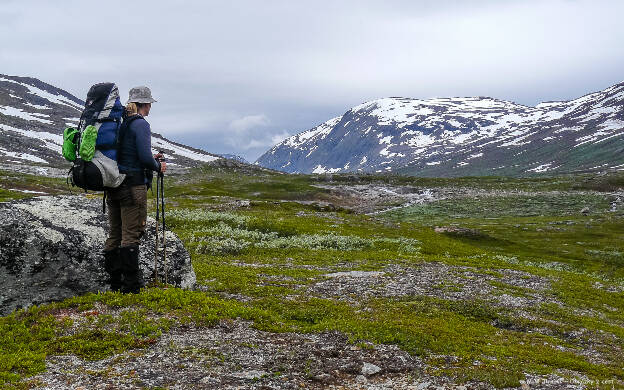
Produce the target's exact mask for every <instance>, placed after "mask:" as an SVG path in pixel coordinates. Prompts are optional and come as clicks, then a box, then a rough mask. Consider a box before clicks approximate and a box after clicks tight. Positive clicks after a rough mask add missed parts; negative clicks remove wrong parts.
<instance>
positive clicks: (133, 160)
mask: <svg viewBox="0 0 624 390" xmlns="http://www.w3.org/2000/svg"><path fill="white" fill-rule="evenodd" d="M155 101H156V100H154V99H153V98H152V92H151V91H150V89H149V88H148V87H135V88H132V89H131V90H130V96H129V98H128V102H127V103H126V104H127V105H126V111H125V113H124V121H123V124H122V125H121V128H120V130H119V149H118V155H117V165H118V166H119V171H120V172H121V173H124V174H126V178H125V179H124V181H123V183H122V184H121V185H120V186H119V187H118V188H115V189H112V190H107V191H106V204H107V205H108V221H109V225H110V230H109V235H108V239H107V240H106V245H105V248H104V266H105V269H106V272H108V274H109V275H110V286H111V290H113V291H121V292H123V293H138V292H139V291H140V290H141V288H142V287H144V285H145V283H144V281H143V275H142V273H141V269H140V268H139V242H140V239H141V237H142V236H143V235H144V234H145V228H146V221H147V189H148V188H150V187H151V183H152V177H153V172H154V171H155V172H161V173H164V172H165V171H166V169H167V165H166V163H165V162H164V161H161V160H162V155H161V154H160V153H159V154H156V155H154V156H152V133H151V131H150V125H149V123H148V122H147V121H146V120H145V117H146V116H148V115H149V112H150V109H151V107H152V103H154V102H155Z"/></svg>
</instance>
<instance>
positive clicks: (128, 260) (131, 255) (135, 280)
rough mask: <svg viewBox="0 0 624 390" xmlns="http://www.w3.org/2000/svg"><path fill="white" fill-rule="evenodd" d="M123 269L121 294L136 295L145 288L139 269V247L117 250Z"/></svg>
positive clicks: (126, 247)
mask: <svg viewBox="0 0 624 390" xmlns="http://www.w3.org/2000/svg"><path fill="white" fill-rule="evenodd" d="M119 254H120V257H121V264H122V268H123V284H122V286H121V292H122V293H132V294H138V293H139V292H140V291H141V288H142V287H144V286H145V283H144V282H143V273H142V272H141V269H140V268H139V247H138V246H137V245H133V246H125V247H121V248H119Z"/></svg>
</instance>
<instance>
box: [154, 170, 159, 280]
mask: <svg viewBox="0 0 624 390" xmlns="http://www.w3.org/2000/svg"><path fill="white" fill-rule="evenodd" d="M158 184H159V183H158V179H156V242H155V243H154V282H155V283H158V223H159V222H160V213H159V212H160V208H159V204H158V190H159V188H158V187H159V185H158Z"/></svg>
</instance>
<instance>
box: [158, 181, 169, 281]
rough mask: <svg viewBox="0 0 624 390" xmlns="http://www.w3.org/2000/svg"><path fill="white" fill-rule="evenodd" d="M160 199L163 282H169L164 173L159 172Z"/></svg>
mask: <svg viewBox="0 0 624 390" xmlns="http://www.w3.org/2000/svg"><path fill="white" fill-rule="evenodd" d="M160 191H161V196H160V201H161V206H160V208H161V209H162V232H163V233H162V236H163V238H162V251H163V263H164V264H165V284H167V283H169V272H168V271H169V264H168V263H167V228H166V225H165V175H164V174H163V173H161V174H160Z"/></svg>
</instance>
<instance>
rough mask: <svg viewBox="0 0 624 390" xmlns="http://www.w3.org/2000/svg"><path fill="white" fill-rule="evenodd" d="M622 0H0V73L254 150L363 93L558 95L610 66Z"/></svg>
mask: <svg viewBox="0 0 624 390" xmlns="http://www.w3.org/2000/svg"><path fill="white" fill-rule="evenodd" d="M622 15H624V1H621V0H613V1H607V0H604V1H601V0H588V1H583V0H578V1H576V0H535V1H532V0H518V1H514V0H504V1H503V0H491V1H487V0H474V1H469V0H466V1H443V0H435V1H434V0H430V1H417V0H406V1H399V0H397V1H392V0H385V1H381V0H379V1H365V0H357V1H347V0H328V1H323V0H314V1H303V0H302V1H294V0H284V1H272V0H257V1H236V0H223V1H174V0H169V1H157V0H151V1H143V0H132V1H128V0H124V1H115V0H107V1H83V0H81V1H63V0H57V1H47V0H41V1H37V0H15V1H14V0H0V73H5V74H9V75H18V76H32V77H36V78H39V79H41V80H43V81H46V82H48V83H50V84H53V85H55V86H58V87H60V88H63V89H66V90H67V91H69V92H71V93H73V94H74V95H76V96H78V97H79V98H81V99H84V98H85V96H86V92H87V90H88V89H89V87H90V86H91V84H94V83H96V82H102V81H114V82H116V83H117V84H118V85H119V87H120V90H121V92H122V95H123V98H124V102H125V98H126V97H127V94H128V90H129V89H130V88H131V87H132V86H135V85H148V86H149V87H151V88H152V92H153V94H154V97H155V98H156V99H157V100H158V103H155V104H154V106H153V107H152V113H151V115H150V117H149V122H150V123H151V125H152V130H153V131H156V132H160V133H162V134H163V135H165V136H166V137H168V138H170V139H173V140H177V141H181V142H184V143H186V144H189V145H192V146H196V147H200V148H203V149H205V150H207V151H209V152H214V153H234V154H238V155H241V156H243V157H245V158H247V159H248V160H250V161H254V160H255V159H256V158H257V157H259V156H260V155H261V154H262V153H263V152H265V151H266V150H268V149H269V148H270V147H272V146H273V145H274V144H275V143H277V142H280V141H281V140H283V139H284V138H285V137H287V136H288V135H293V134H296V133H299V132H301V131H304V130H307V129H309V128H311V127H313V126H315V125H317V124H319V123H322V122H324V121H326V120H328V119H330V118H332V117H335V116H338V115H341V114H343V113H344V112H345V111H347V110H348V109H349V108H350V107H352V106H355V105H357V104H360V103H362V102H364V101H368V100H373V99H377V98H381V97H388V96H405V97H414V98H430V97H449V96H493V97H497V98H502V99H506V100H512V101H515V102H518V103H522V104H526V105H535V104H537V103H539V102H541V101H546V100H568V99H571V98H575V97H579V96H581V95H584V94H586V93H589V92H592V91H596V90H601V89H604V88H606V87H608V86H610V85H612V84H615V83H618V82H621V81H623V80H624V76H623V69H624V49H623V47H622V42H624V28H622V21H621V19H622Z"/></svg>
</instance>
